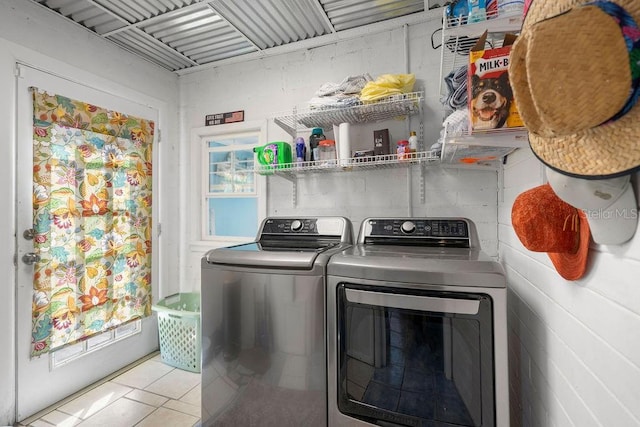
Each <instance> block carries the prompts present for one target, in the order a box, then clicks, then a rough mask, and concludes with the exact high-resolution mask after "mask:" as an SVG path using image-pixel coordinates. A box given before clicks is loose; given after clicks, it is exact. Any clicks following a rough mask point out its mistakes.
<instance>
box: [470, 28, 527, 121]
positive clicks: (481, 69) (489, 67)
mask: <svg viewBox="0 0 640 427" xmlns="http://www.w3.org/2000/svg"><path fill="white" fill-rule="evenodd" d="M514 40H515V36H512V35H507V36H505V41H504V43H503V46H502V47H499V48H494V49H484V44H485V41H486V33H485V34H483V35H482V37H480V39H479V40H478V42H477V43H476V45H475V46H474V47H473V48H472V49H471V52H470V53H469V80H468V85H467V86H468V91H469V93H468V104H469V116H470V121H471V132H472V133H473V132H481V131H490V130H494V129H500V128H513V127H522V121H521V119H520V115H519V114H518V111H517V108H516V105H515V102H514V101H513V92H512V90H511V85H510V83H509V53H510V52H511V43H513V41H514Z"/></svg>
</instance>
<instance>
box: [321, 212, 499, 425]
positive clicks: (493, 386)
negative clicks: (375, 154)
mask: <svg viewBox="0 0 640 427" xmlns="http://www.w3.org/2000/svg"><path fill="white" fill-rule="evenodd" d="M327 274H328V276H327V320H328V326H327V330H328V347H327V348H328V375H329V376H328V393H329V394H328V399H329V425H330V426H338V425H340V426H344V425H349V426H360V425H383V426H389V425H408V426H429V427H445V426H446V427H451V426H474V427H480V426H482V427H490V426H500V427H503V426H508V425H509V394H508V367H507V314H506V280H505V276H504V271H503V269H502V267H501V265H500V264H499V263H497V262H495V261H493V260H492V259H491V258H489V257H488V256H487V255H485V254H484V253H483V252H482V251H481V250H480V245H479V241H478V237H477V232H476V228H475V226H474V224H473V223H472V222H471V221H470V220H468V219H465V218H369V219H366V220H365V221H364V222H363V224H362V226H361V228H360V233H359V236H358V243H357V245H355V246H353V247H351V248H349V249H346V250H345V251H343V252H342V253H340V254H336V255H334V256H333V257H332V258H331V260H330V261H329V265H328V267H327Z"/></svg>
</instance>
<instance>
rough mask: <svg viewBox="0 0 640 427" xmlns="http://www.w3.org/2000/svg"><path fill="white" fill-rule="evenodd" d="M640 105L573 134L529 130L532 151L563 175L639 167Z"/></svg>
mask: <svg viewBox="0 0 640 427" xmlns="http://www.w3.org/2000/svg"><path fill="white" fill-rule="evenodd" d="M638 123H640V108H639V105H636V106H635V107H634V108H633V109H631V111H629V112H628V113H627V114H626V115H625V116H623V117H621V118H620V119H618V120H616V121H614V122H611V123H608V124H604V125H601V126H597V127H594V128H590V129H587V130H584V131H582V132H579V133H576V134H573V135H564V136H559V137H550V138H547V137H542V136H540V135H536V134H534V133H529V145H530V146H531V150H532V151H533V153H534V154H535V155H536V157H538V159H540V161H542V162H543V163H544V164H545V165H547V166H549V167H550V168H552V169H554V170H556V171H558V172H560V173H563V174H565V175H569V176H574V177H579V178H586V179H605V178H615V177H618V176H623V175H627V174H629V173H632V172H635V171H638V170H640V144H638V140H640V126H638Z"/></svg>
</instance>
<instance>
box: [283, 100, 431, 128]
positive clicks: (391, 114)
mask: <svg viewBox="0 0 640 427" xmlns="http://www.w3.org/2000/svg"><path fill="white" fill-rule="evenodd" d="M423 99H424V92H422V91H420V92H410V93H403V94H399V95H393V96H390V97H387V98H384V99H381V100H378V101H373V102H364V101H357V102H356V103H354V104H352V105H348V106H335V107H333V106H326V107H317V108H306V109H295V110H294V111H293V113H292V114H286V115H279V116H277V117H274V122H275V123H276V124H277V125H278V126H280V127H281V128H282V129H284V130H285V131H287V133H288V134H289V135H291V136H293V137H295V136H296V134H297V131H298V128H300V127H302V128H312V127H321V128H327V129H330V128H331V127H332V126H333V125H337V124H340V123H352V124H354V123H370V122H376V121H380V120H387V119H392V118H395V117H403V116H411V115H414V114H417V113H419V112H421V111H422V101H423Z"/></svg>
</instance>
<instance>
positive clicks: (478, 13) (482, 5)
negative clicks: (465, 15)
mask: <svg viewBox="0 0 640 427" xmlns="http://www.w3.org/2000/svg"><path fill="white" fill-rule="evenodd" d="M468 2H469V19H468V21H467V22H468V23H469V24H471V23H473V22H480V21H484V20H486V19H487V4H486V1H485V0H468Z"/></svg>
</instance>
